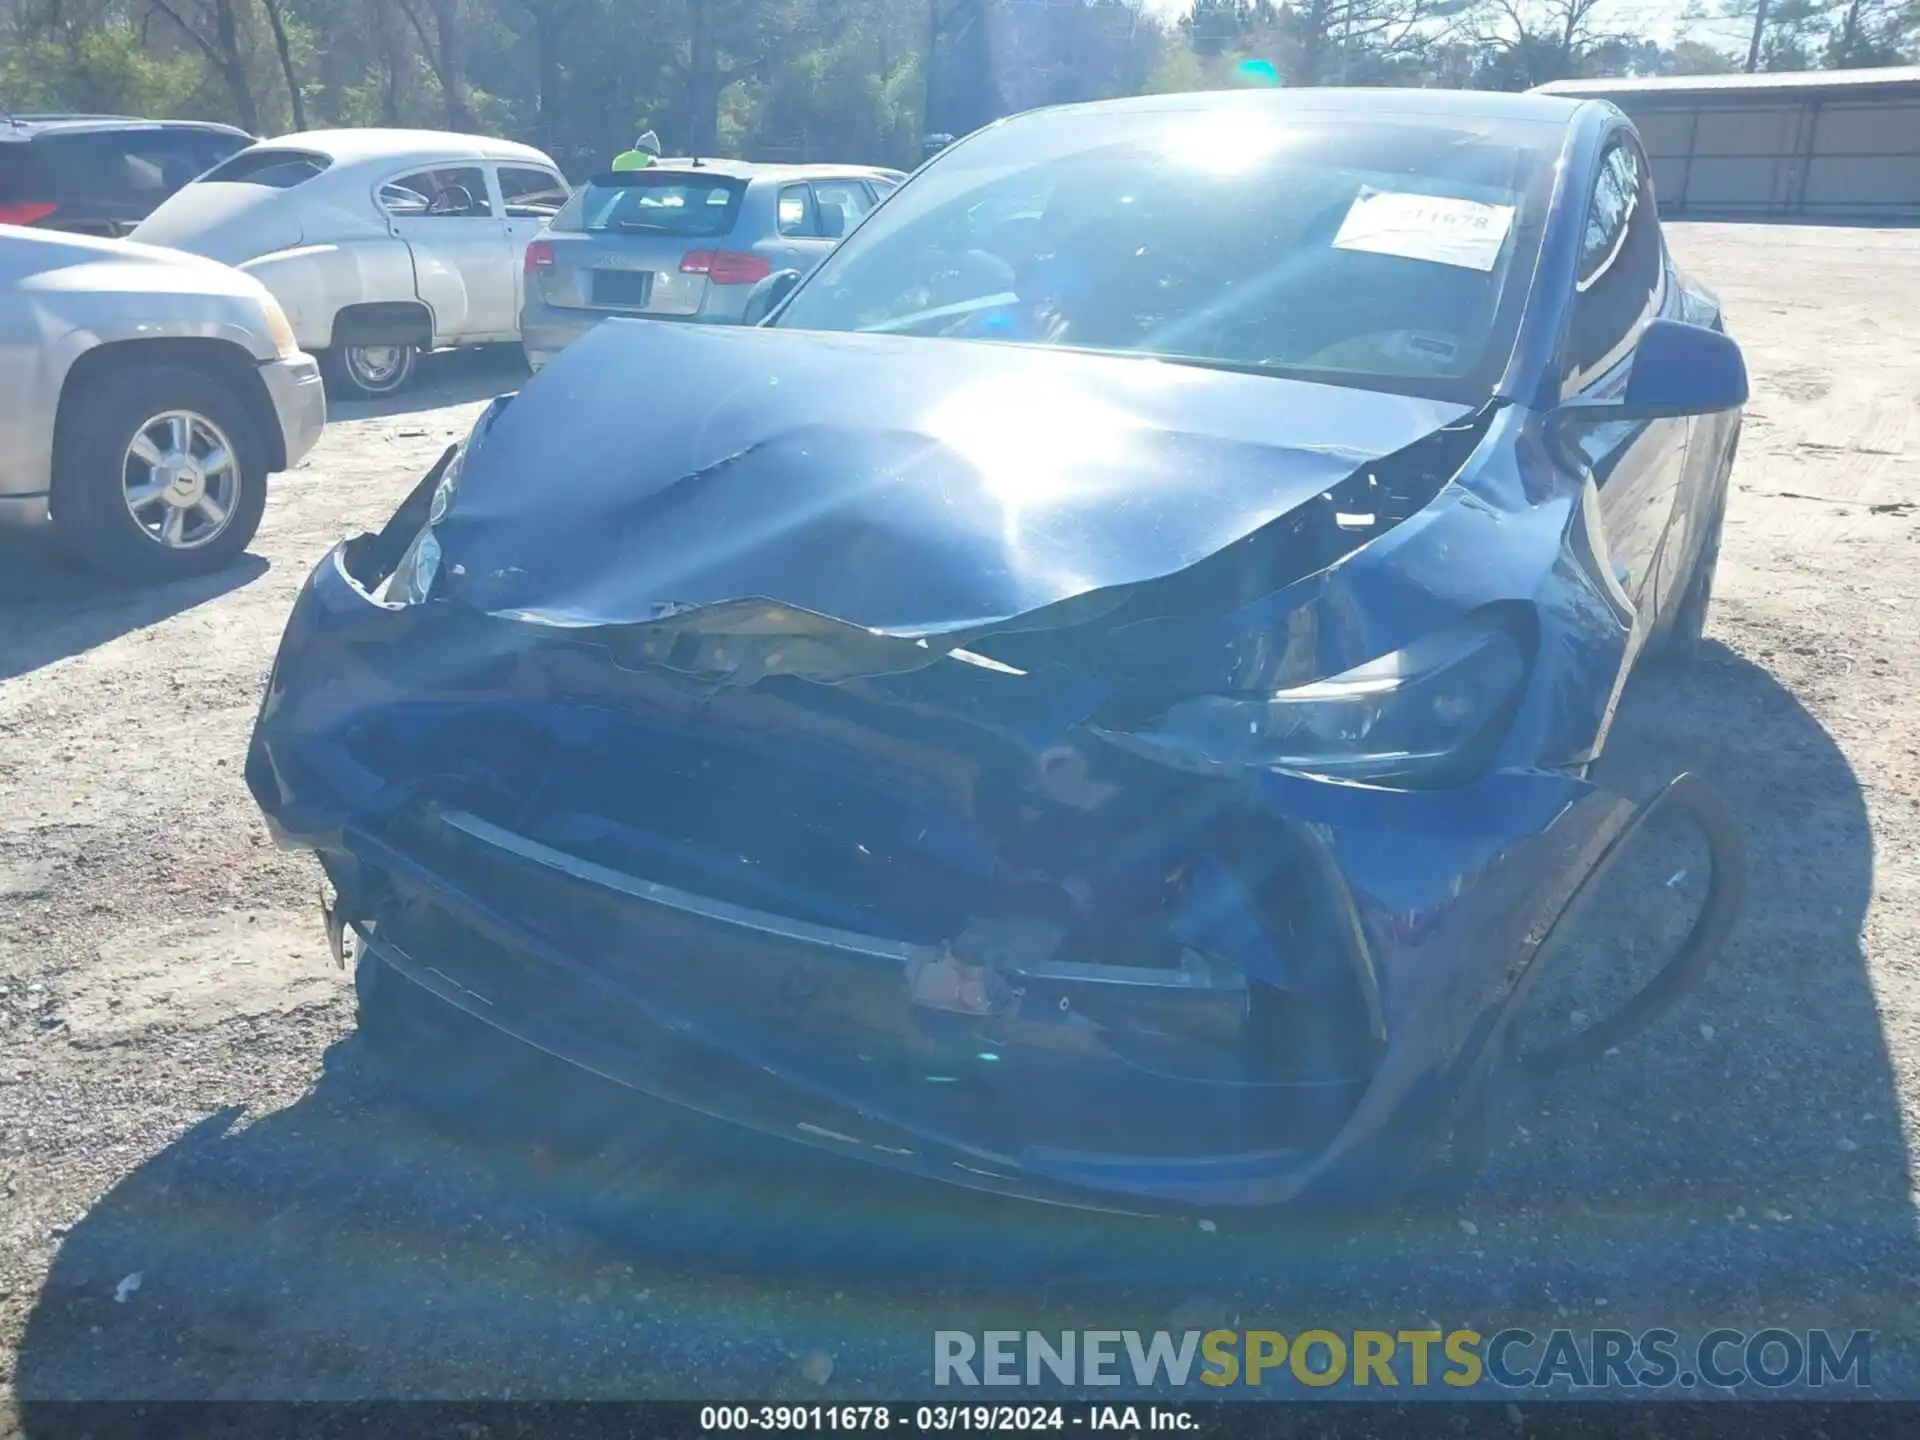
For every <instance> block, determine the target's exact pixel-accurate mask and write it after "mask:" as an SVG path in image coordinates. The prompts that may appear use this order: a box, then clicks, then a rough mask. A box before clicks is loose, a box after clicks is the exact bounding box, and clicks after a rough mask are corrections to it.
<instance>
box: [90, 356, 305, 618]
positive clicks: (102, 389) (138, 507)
mask: <svg viewBox="0 0 1920 1440" xmlns="http://www.w3.org/2000/svg"><path fill="white" fill-rule="evenodd" d="M266 503H267V460H266V447H265V446H264V445H263V444H262V443H261V441H260V436H259V432H258V431H257V430H256V429H255V428H254V423H253V420H252V417H251V416H250V415H249V414H248V412H247V407H246V405H245V404H244V402H243V401H242V400H241V399H240V397H239V396H237V395H235V394H234V393H233V391H232V390H231V389H230V388H229V387H228V386H227V385H226V384H225V383H224V382H223V381H221V380H219V379H217V378H216V377H214V376H212V375H208V374H206V373H204V372H202V371H199V370H190V369H186V368H184V367H182V366H175V365H139V366H129V367H127V368H126V369H124V370H116V371H113V372H112V373H110V374H108V375H107V376H105V377H104V378H103V379H100V380H98V381H95V382H92V383H91V384H90V385H89V387H88V388H87V389H86V390H85V391H82V392H80V393H78V394H75V395H74V396H73V397H71V398H70V399H69V400H68V401H67V402H66V405H65V407H64V410H63V413H62V415H61V417H60V430H59V438H58V442H57V444H56V447H55V456H54V476H53V519H54V526H55V530H56V533H57V534H58V535H59V537H60V538H61V540H62V541H63V542H64V543H65V544H66V545H67V547H68V548H69V549H71V550H72V551H74V552H75V553H76V554H78V555H79V556H80V557H81V558H82V559H83V560H85V561H86V562H87V563H88V564H89V565H92V566H93V567H94V568H95V569H97V570H100V571H103V572H105V573H106V574H109V575H112V576H114V577H116V578H118V579H123V580H131V581H135V582H140V583H154V582H160V581H167V580H179V579H184V578H186V577H187V576H190V575H204V574H207V573H209V572H210V571H214V570H219V569H222V568H224V567H225V566H227V565H230V564H232V563H233V561H234V560H235V559H237V558H238V557H239V555H240V553H241V552H242V551H243V550H245V549H246V548H247V545H248V543H249V542H250V541H252V539H253V536H254V532H255V531H256V530H258V529H259V528H260V516H261V513H262V512H263V511H264V510H265V508H266Z"/></svg>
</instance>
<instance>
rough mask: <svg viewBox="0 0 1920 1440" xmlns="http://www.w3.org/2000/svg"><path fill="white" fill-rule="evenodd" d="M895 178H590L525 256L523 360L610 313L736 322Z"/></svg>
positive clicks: (670, 173)
mask: <svg viewBox="0 0 1920 1440" xmlns="http://www.w3.org/2000/svg"><path fill="white" fill-rule="evenodd" d="M900 179H901V176H900V173H899V172H898V171H897V170H880V169H873V168H870V167H866V166H850V165H750V164H746V163H744V162H739V161H731V160H663V161H660V162H658V163H657V164H655V165H652V166H650V167H649V168H647V169H645V170H625V171H615V172H610V173H608V174H605V175H596V176H594V177H593V179H592V180H591V181H589V182H588V183H587V184H585V185H583V186H581V187H580V189H578V190H576V191H574V193H573V196H572V198H571V199H569V200H568V201H567V203H566V204H565V205H564V206H562V207H561V209H560V212H559V213H558V214H557V215H555V216H554V217H553V219H552V220H551V221H549V222H548V224H547V228H546V229H545V230H543V231H542V232H541V233H540V235H539V237H538V238H537V239H535V240H534V241H533V243H532V244H530V245H529V246H528V247H527V254H526V271H527V274H526V298H525V300H524V301H523V302H522V305H521V310H520V338H521V343H522V344H523V345H524V346H525V347H526V352H527V363H528V364H529V365H531V366H532V367H533V368H534V369H536V370H537V369H539V368H540V367H541V366H542V365H544V364H546V363H547V361H549V360H551V359H552V358H553V357H554V356H555V355H557V354H558V353H559V352H560V351H561V350H562V349H563V348H564V347H565V346H566V345H568V344H569V343H570V342H572V341H574V340H577V339H579V338H580V337H581V336H582V335H584V334H585V333H586V332H587V331H588V330H589V329H591V328H592V327H593V326H595V325H597V324H598V323H599V322H600V321H602V320H605V319H608V318H609V317H611V316H615V315H637V316H641V317H644V318H647V319H653V320H700V321H708V322H712V323H718V324H723V325H725V324H738V323H740V319H741V317H742V315H743V314H744V312H745V310H746V306H747V296H748V295H749V294H750V293H752V290H753V287H754V285H755V284H757V283H758V282H759V281H761V280H763V279H765V278H766V277H767V276H768V275H770V274H773V273H774V272H776V271H780V270H794V271H798V272H799V273H800V274H803V275H804V274H805V273H807V272H808V271H809V270H811V269H813V267H814V266H815V265H818V264H819V263H820V262H821V260H823V259H825V258H826V255H827V252H828V251H830V250H832V249H833V247H834V246H835V245H836V244H838V243H839V241H840V237H841V236H843V235H845V234H846V233H847V231H849V230H851V229H852V228H853V226H854V224H855V222H857V221H858V220H860V219H861V218H862V217H863V216H865V215H866V213H867V212H868V211H869V210H871V209H873V207H874V206H875V205H877V204H879V203H880V201H881V199H882V198H884V197H885V196H886V195H888V194H890V193H891V192H892V191H893V190H894V188H895V187H896V186H897V185H898V184H899V182H900Z"/></svg>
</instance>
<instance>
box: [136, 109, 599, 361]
mask: <svg viewBox="0 0 1920 1440" xmlns="http://www.w3.org/2000/svg"><path fill="white" fill-rule="evenodd" d="M567 194H568V187H567V182H566V181H565V180H564V179H562V178H561V176H560V168H559V167H558V166H557V165H555V164H554V163H553V161H552V160H550V159H549V158H548V157H547V156H546V155H544V154H542V153H541V152H540V151H538V150H535V149H533V148H532V147H531V146H528V145H518V144H515V143H513V142H512V141H510V140H493V139H488V138H487V137H485V136H480V135H453V134H446V133H441V132H438V131H431V130H315V131H308V132H306V133H304V134H299V135H286V136H282V137H281V138H279V139H277V140H264V141H262V142H260V143H259V144H257V145H253V146H249V147H248V148H247V149H245V150H242V151H240V152H239V153H238V154H237V155H234V156H233V157H231V158H230V159H228V160H225V161H223V162H222V163H221V164H219V165H217V166H215V167H214V168H213V169H212V170H209V171H208V172H207V173H206V174H205V175H203V176H201V177H200V178H199V179H198V180H196V181H194V182H193V183H192V184H190V185H188V186H186V187H185V188H184V189H182V190H180V191H179V192H177V193H176V194H174V195H173V196H172V197H171V198H170V199H168V200H167V201H165V202H164V203H163V204H162V205H161V206H160V208H159V209H157V210H155V211H154V212H153V214H151V215H149V216H148V217H147V218H146V219H145V220H144V221H142V222H141V223H140V225H139V227H138V228H137V229H136V230H135V231H134V233H133V236H132V238H133V239H136V240H139V241H142V242H144V243H146V244H150V245H167V246H171V247H173V248H175V249H178V250H188V251H192V252H193V253H195V254H198V255H205V256H208V257H210V258H212V259H215V260H221V261H224V262H226V263H227V264H229V265H234V266H237V267H238V268H240V269H241V270H244V271H245V272H247V273H248V274H249V275H252V276H254V277H255V278H256V279H258V280H259V281H261V282H262V283H263V284H264V285H265V286H266V287H267V289H269V290H270V291H272V292H273V294H274V297H275V298H276V299H278V300H279V302H280V304H281V305H282V306H283V307H285V309H286V312H287V315H288V318H289V319H291V321H292V322H293V330H294V334H295V335H296V336H297V337H298V338H299V341H300V348H301V349H302V350H305V351H307V352H309V353H311V354H315V355H318V356H320V357H321V361H322V363H323V365H324V367H325V369H326V374H327V378H328V381H329V383H330V384H331V385H332V386H333V387H334V388H335V389H336V390H337V391H340V392H342V393H344V394H346V395H349V396H356V395H357V396H376V395H392V394H394V393H396V392H397V391H400V390H403V389H405V388H406V386H407V385H408V384H409V383H410V382H411V381H412V379H413V376H414V371H415V369H416V367H417V365H418V363H419V359H420V355H421V353H422V352H423V351H426V350H431V349H437V348H441V347H445V346H452V345H486V344H494V343H501V344H512V343H517V342H518V341H519V339H520V304H521V299H522V295H521V288H522V285H523V284H524V278H525V277H524V266H523V265H522V257H523V256H524V255H525V253H526V249H527V242H528V241H530V240H532V239H533V237H534V235H535V234H536V233H537V232H538V231H539V229H540V227H541V225H542V224H543V223H544V222H545V221H547V220H549V219H551V218H552V217H553V215H554V213H555V212H556V211H558V210H559V208H560V206H561V205H562V204H564V203H565V201H566V199H567Z"/></svg>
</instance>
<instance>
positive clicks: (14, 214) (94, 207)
mask: <svg viewBox="0 0 1920 1440" xmlns="http://www.w3.org/2000/svg"><path fill="white" fill-rule="evenodd" d="M252 143H253V137H252V136H250V135H248V134H247V133H246V131H244V130H236V129H234V128H233V127H232V126H231V125H211V124H204V123H202V122H200V121H195V120H138V119H134V118H131V117H128V116H123V115H12V116H9V115H7V114H6V112H5V111H0V225H37V226H41V227H43V228H46V229H52V230H73V231H78V232H79V233H81V234H84V235H124V234H126V233H127V232H128V231H129V230H131V229H132V228H133V227H134V226H135V225H138V224H139V223H140V222H141V221H142V220H144V219H145V218H146V217H147V215H148V214H149V213H150V212H151V211H152V210H153V208H154V207H155V206H156V205H158V204H159V203H160V202H161V201H162V200H164V199H166V198H167V197H168V196H169V195H171V194H173V192H174V191H176V190H178V189H179V188H180V187H181V186H182V185H185V184H186V183H187V182H188V181H189V180H193V179H195V178H197V177H198V176H200V175H202V174H204V173H205V172H207V171H208V170H211V169H212V168H213V167H214V166H215V165H218V164H219V163H220V162H221V161H222V160H224V159H226V158H227V157H228V156H229V155H231V154H233V153H234V152H235V151H237V150H242V149H245V148H246V147H247V146H248V145H251V144H252Z"/></svg>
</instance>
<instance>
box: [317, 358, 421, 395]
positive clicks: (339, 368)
mask: <svg viewBox="0 0 1920 1440" xmlns="http://www.w3.org/2000/svg"><path fill="white" fill-rule="evenodd" d="M327 362H328V363H327V379H328V381H329V382H330V383H331V384H332V385H333V387H334V388H335V389H336V390H338V391H339V392H340V393H341V394H342V395H343V396H345V397H348V398H352V399H360V400H378V399H381V398H382V397H384V396H387V395H398V394H399V393H400V392H401V391H402V390H404V389H406V388H407V387H408V386H409V385H411V384H412V383H413V377H414V373H415V372H416V371H417V370H418V369H419V367H420V347H419V346H418V345H337V346H335V347H334V348H333V349H332V350H329V351H328V352H327Z"/></svg>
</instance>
